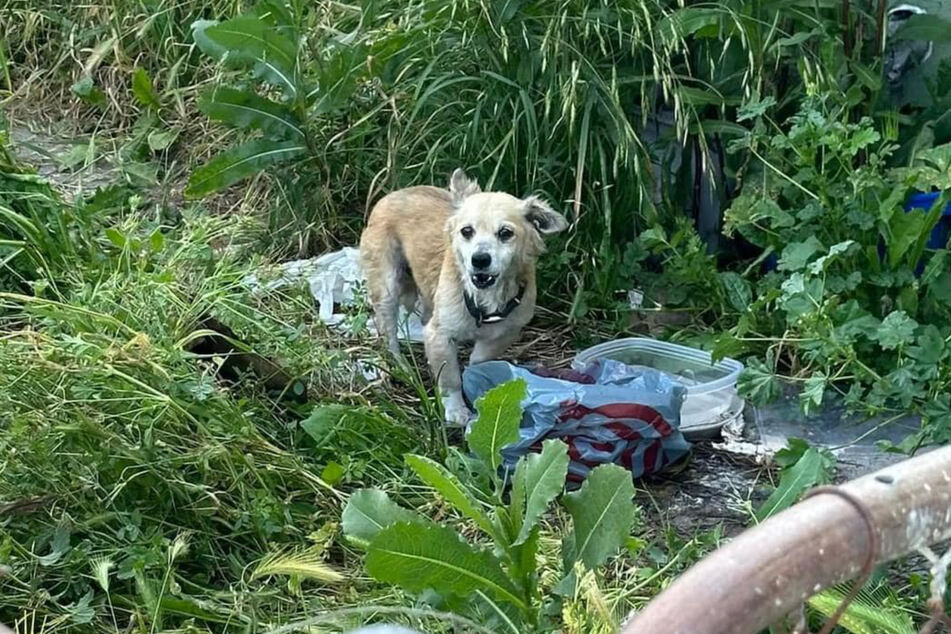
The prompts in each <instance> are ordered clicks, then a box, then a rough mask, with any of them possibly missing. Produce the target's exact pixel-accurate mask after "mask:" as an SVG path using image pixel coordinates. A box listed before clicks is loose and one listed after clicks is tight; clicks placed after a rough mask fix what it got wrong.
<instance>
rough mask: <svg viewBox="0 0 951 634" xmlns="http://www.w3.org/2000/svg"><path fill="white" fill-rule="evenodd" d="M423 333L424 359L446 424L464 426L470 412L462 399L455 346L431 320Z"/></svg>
mask: <svg viewBox="0 0 951 634" xmlns="http://www.w3.org/2000/svg"><path fill="white" fill-rule="evenodd" d="M423 333H424V335H425V340H426V358H427V359H429V364H430V367H432V371H433V375H434V376H436V377H437V384H438V386H439V395H440V397H441V398H442V405H443V409H444V410H445V413H446V422H447V423H449V424H450V425H465V424H466V422H467V421H468V420H469V415H470V412H469V408H468V407H466V401H465V399H464V398H463V397H462V375H461V374H460V372H459V353H458V351H457V350H456V345H455V344H454V343H453V342H452V340H451V339H450V338H449V337H448V336H447V335H446V334H445V333H442V332H440V331H439V329H438V328H437V327H435V324H434V323H433V321H432V320H431V321H430V322H429V323H427V324H426V326H425V327H424V329H423Z"/></svg>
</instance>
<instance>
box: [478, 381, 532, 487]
mask: <svg viewBox="0 0 951 634" xmlns="http://www.w3.org/2000/svg"><path fill="white" fill-rule="evenodd" d="M526 390H527V387H526V385H525V381H523V380H522V379H518V380H515V381H509V382H508V383H503V384H502V385H498V386H496V387H494V388H492V389H491V390H489V391H488V392H486V393H485V394H484V395H483V396H482V397H481V398H480V399H479V400H478V401H476V410H478V412H479V416H478V418H476V420H475V422H473V423H472V429H471V431H470V432H469V437H468V442H469V449H471V450H472V451H473V452H474V453H475V454H476V455H477V456H478V457H479V458H481V459H482V461H483V462H485V463H486V464H487V465H488V466H489V468H490V470H491V471H492V473H495V472H496V471H497V470H498V468H499V466H500V465H501V464H502V448H503V447H505V446H506V445H511V444H512V443H514V442H517V441H518V438H519V436H518V429H519V424H520V423H521V422H522V400H523V399H524V398H525V394H526Z"/></svg>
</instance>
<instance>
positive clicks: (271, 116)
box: [198, 88, 304, 139]
mask: <svg viewBox="0 0 951 634" xmlns="http://www.w3.org/2000/svg"><path fill="white" fill-rule="evenodd" d="M198 109H199V110H201V111H202V112H203V113H205V114H206V115H208V116H209V117H211V118H212V119H215V120H216V121H221V122H223V123H227V124H228V125H231V126H234V127H236V128H250V129H253V130H260V131H261V132H263V133H264V134H265V135H267V136H275V137H280V138H301V139H302V138H303V137H304V131H303V129H302V128H301V124H300V121H298V120H297V117H295V116H294V114H293V113H292V112H291V111H290V110H289V109H288V108H287V107H286V106H283V105H281V104H279V103H277V102H274V101H271V100H270V99H265V98H264V97H260V96H258V95H256V94H254V93H253V92H247V91H244V90H235V89H234V88H216V89H214V90H211V91H209V92H206V93H205V94H203V95H202V96H201V99H199V101H198Z"/></svg>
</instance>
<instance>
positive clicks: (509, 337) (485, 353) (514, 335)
mask: <svg viewBox="0 0 951 634" xmlns="http://www.w3.org/2000/svg"><path fill="white" fill-rule="evenodd" d="M518 335H519V331H517V330H516V331H515V332H506V333H505V334H503V335H501V336H498V337H495V338H494V339H479V340H478V341H476V343H475V346H473V348H472V354H471V355H469V365H475V364H476V363H482V362H483V361H491V360H493V359H498V358H499V357H501V356H502V353H503V352H505V351H506V350H508V347H509V346H511V345H512V344H513V343H515V341H516V340H517V339H518Z"/></svg>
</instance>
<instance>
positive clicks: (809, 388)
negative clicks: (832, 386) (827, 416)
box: [799, 372, 829, 415]
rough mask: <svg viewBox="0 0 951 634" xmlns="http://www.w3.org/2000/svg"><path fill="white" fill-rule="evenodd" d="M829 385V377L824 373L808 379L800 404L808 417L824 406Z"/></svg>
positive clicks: (800, 397) (817, 373)
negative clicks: (815, 409)
mask: <svg viewBox="0 0 951 634" xmlns="http://www.w3.org/2000/svg"><path fill="white" fill-rule="evenodd" d="M828 384H829V377H828V376H827V375H826V374H825V373H824V372H816V373H815V374H813V375H812V376H810V377H809V378H808V379H806V382H805V385H804V386H803V389H802V393H801V394H800V395H799V403H800V404H801V405H802V409H803V411H804V412H805V413H806V414H807V415H808V414H809V413H810V412H812V411H813V408H814V407H819V406H820V405H822V397H823V396H824V395H825V392H826V386H827V385H828Z"/></svg>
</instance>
